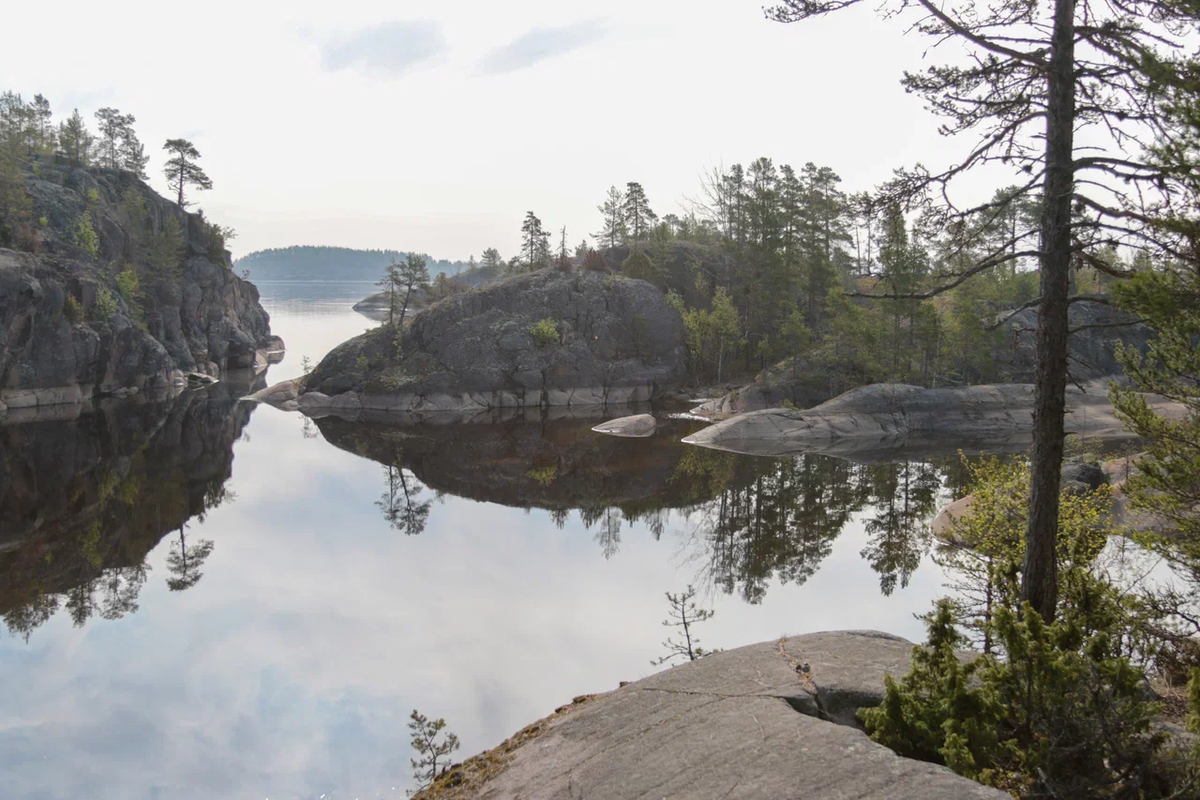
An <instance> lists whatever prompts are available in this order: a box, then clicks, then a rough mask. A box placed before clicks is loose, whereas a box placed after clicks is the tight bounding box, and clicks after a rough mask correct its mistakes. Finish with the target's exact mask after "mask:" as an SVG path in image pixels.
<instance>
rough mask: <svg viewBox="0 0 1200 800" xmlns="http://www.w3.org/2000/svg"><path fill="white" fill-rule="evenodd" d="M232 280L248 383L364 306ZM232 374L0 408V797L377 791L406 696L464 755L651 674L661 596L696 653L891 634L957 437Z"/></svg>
mask: <svg viewBox="0 0 1200 800" xmlns="http://www.w3.org/2000/svg"><path fill="white" fill-rule="evenodd" d="M260 289H261V291H262V295H263V305H264V306H265V307H266V308H267V310H268V311H269V312H270V314H271V324H272V330H273V332H274V333H276V334H278V335H280V336H282V337H283V339H284V340H285V342H286V343H287V347H288V354H287V357H286V358H285V360H284V361H283V362H282V363H280V364H277V365H275V366H272V367H271V368H270V370H269V373H268V375H267V376H266V380H267V381H269V382H271V383H274V382H277V381H280V380H285V379H288V378H292V377H296V376H298V375H300V374H301V373H302V369H301V360H302V357H307V358H309V359H311V360H312V362H313V363H316V361H318V360H319V359H320V358H321V357H322V356H323V355H324V354H325V353H326V352H327V351H328V350H330V349H331V348H332V347H333V346H335V345H336V344H338V343H340V342H341V341H343V340H345V339H347V338H349V337H350V336H353V335H356V334H358V333H361V332H362V331H363V330H366V329H367V328H369V327H371V326H372V325H374V324H375V323H373V322H372V321H371V320H369V319H367V318H366V317H363V316H361V315H359V314H357V313H355V312H354V311H352V310H351V308H350V306H351V304H352V303H354V302H355V301H357V300H359V299H361V298H362V297H364V296H365V295H367V294H369V293H370V292H371V291H373V288H372V286H371V285H370V284H367V283H362V284H337V283H327V284H293V283H274V284H272V283H264V284H261V285H260ZM259 385H262V384H261V383H260V384H259ZM253 388H254V386H251V385H249V384H248V383H246V384H245V385H240V384H239V382H238V381H223V382H221V383H218V384H217V385H215V386H213V387H209V388H207V389H203V390H197V391H191V392H187V393H185V394H184V395H181V396H179V397H177V398H175V399H173V400H171V401H168V402H155V401H153V400H151V399H150V398H138V399H136V400H135V401H132V402H130V401H124V402H122V403H105V404H101V407H99V408H97V409H95V410H94V411H91V412H88V413H85V414H82V415H80V416H79V417H78V418H76V419H62V420H39V421H32V422H28V423H25V424H19V425H8V426H5V427H0V613H2V614H3V616H4V624H5V627H6V628H7V629H8V633H6V634H0V685H2V686H3V687H4V695H5V700H4V702H3V704H2V705H0V773H2V774H3V776H4V778H3V784H2V785H3V789H2V790H0V794H2V795H3V796H4V797H5V798H78V797H88V798H97V799H107V798H121V799H122V800H125V799H127V798H135V799H136V798H172V800H179V799H182V798H211V797H223V798H305V799H307V798H314V800H315V799H316V798H376V797H403V796H404V792H405V790H406V789H408V788H410V787H411V773H412V769H411V767H410V765H409V758H410V755H411V753H410V748H409V742H408V740H409V736H408V731H407V727H406V726H407V722H408V715H409V713H410V711H411V710H412V709H414V708H417V709H420V710H421V711H422V712H423V713H425V714H427V715H430V716H434V717H444V718H445V719H446V721H447V723H448V727H449V729H450V730H452V731H454V732H455V733H457V734H458V736H459V737H460V738H461V740H462V751H461V753H460V754H458V755H460V756H462V757H466V756H469V755H472V754H474V753H476V752H478V751H480V750H482V749H485V748H488V747H491V746H493V745H495V744H497V743H499V742H500V741H502V740H503V739H504V738H506V737H507V736H508V735H510V734H512V733H514V732H516V731H517V730H518V729H520V728H521V727H523V726H525V725H526V724H528V723H530V722H533V721H534V720H536V719H538V718H540V717H542V716H544V715H546V714H548V713H550V712H551V711H553V710H554V709H555V708H556V707H557V706H559V705H562V704H564V703H567V702H569V701H570V700H571V698H572V697H574V696H576V695H579V694H583V693H590V692H598V691H606V690H609V689H613V688H615V687H616V686H617V684H618V682H619V681H622V680H636V679H637V678H639V677H642V676H645V675H647V674H649V673H651V672H653V671H655V670H657V669H661V668H663V667H655V666H651V661H652V660H655V659H657V658H658V657H660V656H662V655H663V654H664V649H663V646H662V641H663V639H664V638H665V637H666V636H667V635H668V634H669V633H670V631H668V630H667V629H666V628H664V627H663V626H662V624H661V621H662V620H663V619H664V618H665V617H666V616H667V611H668V605H667V602H666V599H665V597H664V593H665V592H668V591H671V592H678V591H681V590H684V589H686V587H688V586H689V585H691V586H693V587H694V588H695V589H696V591H697V598H698V601H699V602H700V603H701V604H702V606H704V607H706V608H711V609H714V610H715V612H716V615H715V617H714V618H713V619H712V620H711V621H708V622H705V623H704V624H703V625H702V626H701V627H699V628H698V629H697V630H696V631H695V633H696V635H698V636H699V638H700V640H701V643H702V644H703V646H704V647H706V648H732V647H737V646H740V645H744V644H749V643H752V642H758V641H763V640H770V639H774V638H777V637H779V636H781V635H785V634H796V633H804V632H808V631H817V630H824V629H835V628H874V629H880V630H885V631H889V632H892V633H896V634H899V635H902V636H906V637H908V638H911V639H919V638H921V636H922V633H923V626H922V624H921V622H920V621H919V620H918V619H917V618H916V617H915V615H916V614H919V613H924V612H925V611H927V610H928V609H929V608H930V605H931V603H932V601H933V599H934V598H936V597H938V596H940V595H942V594H944V593H945V589H944V586H943V584H944V582H945V578H944V576H943V574H942V573H941V572H940V570H939V568H938V567H937V565H935V564H934V563H933V561H932V560H931V558H930V555H929V550H930V545H931V542H930V538H929V535H928V531H927V523H928V521H929V520H930V519H931V518H932V516H933V515H934V513H935V512H936V510H937V509H938V508H939V507H940V506H941V505H942V504H944V503H945V502H948V500H949V499H950V497H951V495H952V493H953V492H954V491H955V490H956V487H959V486H960V483H961V481H962V472H961V470H960V469H958V468H957V465H956V463H955V461H954V459H947V460H945V461H944V462H939V463H935V464H929V463H921V462H899V463H894V462H893V463H874V464H852V463H849V462H844V461H838V460H835V459H830V458H824V457H817V456H809V457H803V458H788V459H765V458H753V457H746V456H735V455H731V454H724V453H718V452H715V451H708V450H701V449H698V448H692V447H688V446H685V445H682V444H680V443H679V439H680V438H682V437H683V436H685V435H687V434H688V433H690V432H692V431H694V430H696V429H697V428H698V427H699V425H700V423H697V422H695V421H693V420H689V419H687V418H686V415H678V414H671V413H670V412H668V411H659V412H657V413H658V414H659V415H660V420H661V421H662V423H663V430H662V432H661V433H660V434H658V435H657V436H655V437H654V438H652V439H648V440H629V439H616V438H611V437H604V436H602V435H600V434H594V433H592V432H591V431H590V428H591V426H592V425H595V424H597V423H598V422H599V421H601V420H603V419H605V418H606V417H603V416H596V417H594V418H577V419H561V420H554V421H542V420H539V419H529V420H521V421H511V422H507V423H504V424H498V425H471V426H447V425H442V426H436V425H427V426H422V427H419V428H393V427H388V426H383V425H366V424H363V425H355V424H350V423H346V422H343V421H340V420H337V419H333V418H327V419H324V420H317V421H312V420H307V419H306V418H304V417H302V416H300V415H298V414H287V413H284V412H281V411H278V410H276V409H274V408H270V407H265V406H264V407H255V406H254V405H253V404H249V403H245V402H239V401H238V397H240V396H242V395H244V394H245V393H246V392H248V391H251V390H252V389H253Z"/></svg>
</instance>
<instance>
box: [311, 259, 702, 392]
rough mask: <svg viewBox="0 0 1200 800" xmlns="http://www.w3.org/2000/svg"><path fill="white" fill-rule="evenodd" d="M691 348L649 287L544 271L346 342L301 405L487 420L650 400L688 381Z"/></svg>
mask: <svg viewBox="0 0 1200 800" xmlns="http://www.w3.org/2000/svg"><path fill="white" fill-rule="evenodd" d="M685 349H686V348H685V344H684V333H683V322H682V320H681V319H680V316H679V313H678V312H677V311H675V310H674V309H672V308H671V307H670V306H669V305H667V303H666V300H665V299H664V298H663V296H662V294H661V293H660V292H659V291H658V290H657V289H655V288H654V287H653V286H651V285H650V284H648V283H645V282H643V281H635V280H628V279H623V278H616V277H613V276H604V275H601V274H599V273H594V272H580V273H563V272H557V271H550V270H542V271H540V272H535V273H531V274H529V275H523V276H520V277H517V278H510V279H508V280H505V281H502V282H501V283H497V284H494V285H492V286H488V287H486V288H483V289H480V290H477V291H472V292H467V293H464V294H459V295H454V296H452V297H449V298H446V299H445V300H443V301H441V302H439V303H435V304H434V305H432V306H430V307H429V308H428V309H426V310H425V311H423V312H421V313H419V314H417V315H416V316H415V317H413V320H412V324H411V325H410V326H408V327H406V329H405V330H404V332H403V335H402V336H401V335H399V334H398V332H397V331H396V330H395V329H393V328H391V327H390V326H382V327H379V328H376V329H374V330H371V331H368V332H367V333H364V334H362V335H361V336H357V337H355V338H353V339H351V340H349V341H347V342H344V343H342V344H341V345H339V346H338V347H336V348H335V349H334V350H333V351H332V352H331V353H329V354H328V355H327V356H326V357H325V358H324V359H322V360H321V363H320V364H318V365H317V368H316V369H315V370H314V371H313V372H312V373H310V374H309V375H308V376H307V378H306V379H305V382H304V387H303V391H302V393H301V394H302V395H304V394H309V393H315V394H314V398H313V399H312V400H310V401H309V405H308V406H307V407H306V406H305V404H304V403H303V402H301V408H302V409H304V410H305V411H306V413H308V412H312V413H314V415H315V414H317V413H329V412H331V411H333V412H337V413H349V414H354V413H356V412H357V411H358V409H359V408H361V409H364V410H378V411H387V412H399V413H405V412H415V413H430V412H433V413H436V412H471V413H478V412H485V411H487V410H489V409H496V408H504V407H518V408H528V407H539V406H571V407H579V406H603V405H609V404H617V403H628V402H642V401H647V400H652V399H654V398H656V397H658V396H660V395H661V394H662V393H663V392H665V391H666V390H668V389H670V388H671V387H672V386H674V385H676V384H677V383H679V382H680V381H682V380H683V379H684V378H685V377H686V366H685V361H684V355H685ZM339 397H342V398H343V400H342V401H341V402H342V403H343V406H342V407H339V406H338V403H339V400H338V398H339ZM347 397H349V398H353V402H348V401H347V400H346V398H347ZM325 398H329V399H328V400H326V399H325ZM301 399H302V398H301Z"/></svg>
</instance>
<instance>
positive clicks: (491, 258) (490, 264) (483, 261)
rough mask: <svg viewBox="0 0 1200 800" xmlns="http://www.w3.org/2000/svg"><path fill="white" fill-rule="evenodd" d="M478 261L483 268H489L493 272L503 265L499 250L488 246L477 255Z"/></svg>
mask: <svg viewBox="0 0 1200 800" xmlns="http://www.w3.org/2000/svg"><path fill="white" fill-rule="evenodd" d="M479 263H480V265H481V266H482V267H483V268H484V269H487V270H491V271H492V272H493V273H494V272H496V271H498V270H499V269H500V268H501V267H502V266H503V265H504V259H503V258H501V257H500V251H499V250H497V249H496V248H494V247H489V248H488V249H487V250H484V251H483V255H481V256H480V257H479Z"/></svg>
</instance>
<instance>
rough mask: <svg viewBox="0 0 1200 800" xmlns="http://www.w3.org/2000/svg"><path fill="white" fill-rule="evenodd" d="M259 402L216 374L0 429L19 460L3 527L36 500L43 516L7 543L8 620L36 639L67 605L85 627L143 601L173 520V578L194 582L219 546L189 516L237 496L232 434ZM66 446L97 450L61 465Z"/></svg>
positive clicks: (2, 562) (177, 585)
mask: <svg viewBox="0 0 1200 800" xmlns="http://www.w3.org/2000/svg"><path fill="white" fill-rule="evenodd" d="M252 408H253V406H251V405H247V404H239V403H238V402H237V400H236V398H234V397H233V396H232V395H231V394H230V392H229V391H228V387H227V386H226V385H225V384H217V385H216V386H214V387H212V388H210V389H209V390H207V391H203V392H191V393H187V394H184V395H180V396H179V397H177V398H173V399H171V400H169V401H168V402H166V403H162V404H158V403H118V404H113V405H111V406H103V407H101V408H99V409H98V410H97V411H96V413H95V414H91V415H86V416H84V417H81V418H80V419H78V420H70V421H61V422H59V421H55V422H53V423H45V424H42V423H38V424H37V425H36V426H33V425H30V426H24V425H20V426H10V427H8V428H0V463H3V462H5V461H7V462H8V463H9V464H16V465H20V466H21V470H20V472H11V471H10V473H9V474H10V476H16V480H15V482H10V483H9V486H8V490H9V491H8V493H7V495H5V494H3V493H0V529H3V528H5V527H6V526H7V525H11V524H17V525H21V524H24V523H23V521H24V520H27V519H29V518H30V510H31V509H35V510H36V511H37V514H38V518H39V525H38V526H37V527H36V528H30V529H27V530H26V531H25V532H24V542H23V544H21V545H20V546H19V547H17V548H16V549H13V550H9V551H6V552H0V610H2V611H3V621H4V624H5V625H7V626H8V628H9V630H10V631H11V632H12V633H13V634H15V635H18V636H22V637H23V638H26V639H28V637H29V636H30V634H31V633H32V632H33V631H34V630H35V629H36V628H37V627H38V626H40V625H42V624H44V623H45V622H46V621H47V620H49V619H50V617H51V616H52V615H53V614H55V613H56V612H57V611H58V609H60V608H63V609H65V610H66V612H67V614H68V615H69V616H70V618H71V620H72V621H73V622H74V623H75V624H76V625H78V626H82V625H84V624H86V622H87V621H88V620H89V619H90V618H92V617H93V616H99V617H101V618H103V619H118V618H120V617H122V616H125V615H126V614H130V613H133V612H135V611H137V609H138V596H139V592H140V591H141V588H142V587H143V586H144V585H145V583H146V581H147V577H148V571H149V567H148V566H147V565H146V556H147V554H148V553H149V552H150V551H151V550H153V549H154V548H155V547H157V546H158V545H159V543H160V542H161V540H162V538H163V536H164V534H167V533H168V532H171V531H179V532H180V533H179V539H178V541H175V542H172V543H171V546H170V549H169V552H168V555H167V559H166V562H167V567H168V569H169V570H170V573H171V574H170V575H169V576H168V578H167V585H168V587H169V588H170V589H171V590H173V591H179V590H181V589H186V588H188V587H190V586H193V585H195V583H196V582H197V581H198V580H199V579H200V576H201V569H202V565H203V564H204V561H205V559H206V558H207V557H208V556H209V555H210V553H211V552H212V547H213V545H212V542H211V541H208V540H200V541H195V540H193V539H189V538H187V536H186V531H185V530H184V529H183V526H184V523H185V522H187V521H188V520H189V519H197V518H198V519H200V520H201V521H203V520H204V518H205V516H206V514H207V513H208V512H210V511H212V510H213V509H215V508H217V507H218V506H220V505H221V504H223V503H228V502H231V501H232V500H233V499H234V494H233V493H232V492H230V491H228V490H227V489H226V482H227V481H228V479H229V476H230V474H231V465H232V458H233V450H232V448H233V442H234V441H236V439H237V438H238V436H239V435H240V434H241V433H242V432H243V429H244V426H245V424H246V422H247V420H248V419H249V416H250V411H251V409H252ZM64 453H66V454H70V453H76V454H77V453H87V454H94V455H95V456H98V458H95V459H94V460H87V459H84V460H75V461H72V459H71V458H70V457H68V458H67V459H66V460H65V463H66V464H68V465H72V464H73V465H74V466H75V470H74V471H66V472H64V471H63V470H62V469H61V466H62V464H63V463H64V458H63V457H62V454H64ZM89 458H91V455H89ZM48 465H53V467H52V468H47V467H48ZM18 530H20V528H18Z"/></svg>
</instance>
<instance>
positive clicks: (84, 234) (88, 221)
mask: <svg viewBox="0 0 1200 800" xmlns="http://www.w3.org/2000/svg"><path fill="white" fill-rule="evenodd" d="M72 234H73V236H72V238H73V239H74V241H75V244H77V245H79V247H80V248H81V249H82V250H83V251H84V252H85V253H87V254H88V255H90V256H93V257H95V256H96V254H98V253H99V252H100V237H99V236H97V235H96V231H95V229H94V228H92V218H91V215H90V214H89V213H88V212H86V211H85V212H84V213H83V214H81V215H80V216H79V219H77V220H76V221H75V229H74V230H73V231H72Z"/></svg>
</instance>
